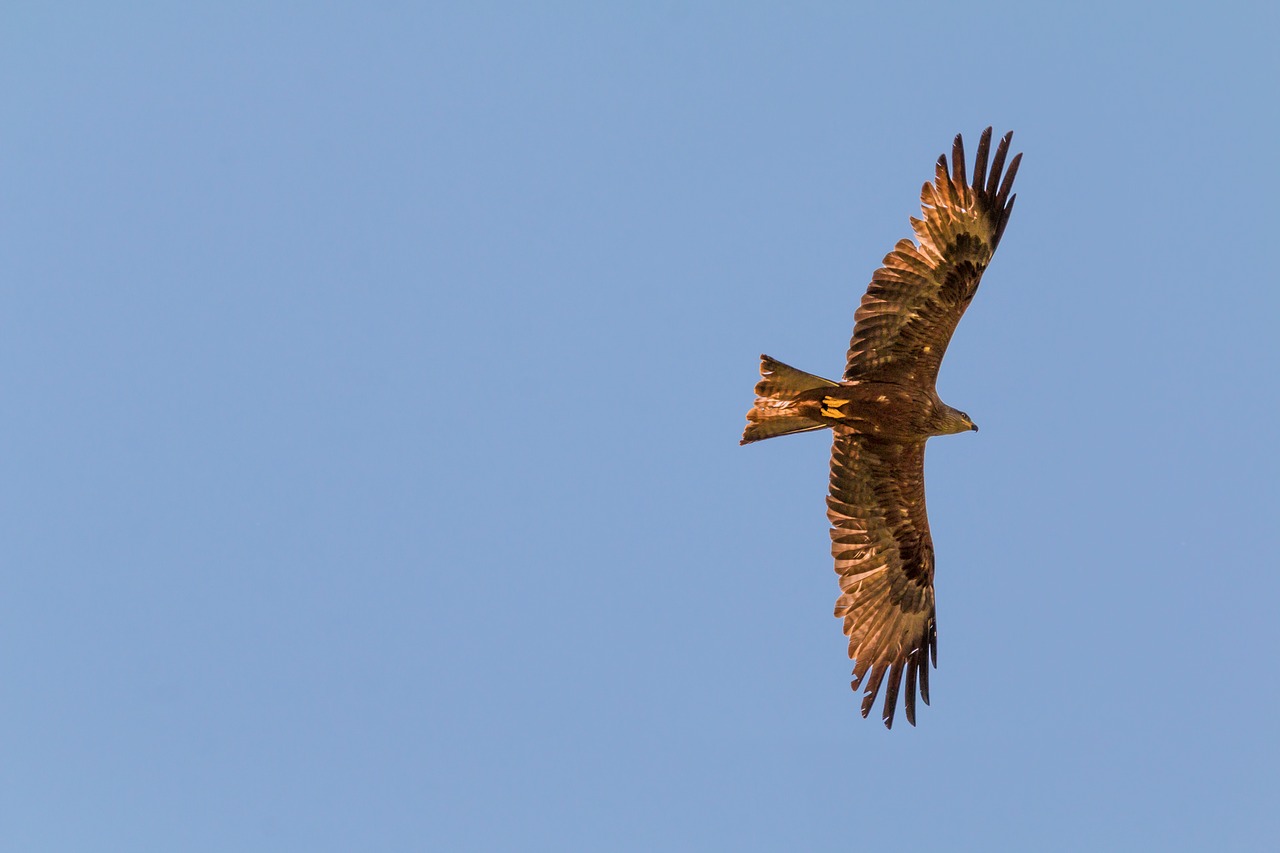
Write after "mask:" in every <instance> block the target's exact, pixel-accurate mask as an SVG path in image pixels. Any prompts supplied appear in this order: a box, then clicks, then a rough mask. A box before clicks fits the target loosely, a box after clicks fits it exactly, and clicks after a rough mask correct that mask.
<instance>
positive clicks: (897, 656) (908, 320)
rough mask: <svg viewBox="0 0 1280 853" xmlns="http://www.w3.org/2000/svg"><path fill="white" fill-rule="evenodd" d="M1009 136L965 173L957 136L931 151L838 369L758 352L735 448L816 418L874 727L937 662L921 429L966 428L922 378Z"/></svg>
mask: <svg viewBox="0 0 1280 853" xmlns="http://www.w3.org/2000/svg"><path fill="white" fill-rule="evenodd" d="M1012 138H1013V134H1012V133H1008V134H1006V135H1005V137H1004V138H1003V139H1001V140H1000V143H999V145H997V146H996V151H995V158H994V160H993V161H992V162H991V165H990V168H988V166H987V156H988V154H989V151H990V147H991V128H989V127H988V128H987V129H986V130H984V131H983V132H982V138H981V139H980V140H979V141H978V155H977V157H976V158H975V161H974V166H973V180H972V181H970V180H969V179H968V178H967V177H966V175H965V158H964V144H963V142H962V141H961V138H960V136H959V135H957V136H956V139H955V143H954V146H953V148H952V154H951V170H950V172H948V169H947V157H946V155H945V154H944V155H942V156H941V157H939V158H938V165H937V174H936V176H935V178H934V180H933V182H932V183H926V184H925V185H924V188H923V189H922V190H921V192H920V205H921V210H922V218H921V219H915V218H912V220H911V227H912V230H914V231H915V238H916V242H912V241H911V240H900V241H898V245H896V246H894V248H893V251H892V252H890V253H889V254H887V255H885V258H884V261H883V264H884V265H883V266H882V267H880V269H878V270H876V272H875V274H874V275H872V277H871V285H870V286H869V287H868V288H867V292H866V294H865V295H864V296H863V297H862V304H861V306H859V308H858V311H857V313H856V314H854V321H855V323H854V327H853V340H852V342H851V343H850V345H849V356H848V362H847V363H846V365H845V369H844V378H843V379H842V381H840V382H832V381H831V380H829V379H823V378H821V377H818V376H813V375H811V374H808V373H804V372H803V371H800V370H796V369H795V368H794V367H788V366H787V365H785V364H783V363H782V362H780V361H775V360H774V359H772V358H770V357H769V356H767V355H764V356H761V357H760V375H761V376H763V377H764V378H763V379H761V380H760V382H759V384H757V385H756V401H755V406H754V407H753V408H752V409H751V411H750V412H748V413H747V421H748V423H747V429H746V432H744V433H743V435H742V444H748V443H750V442H753V441H760V440H761V439H765V438H773V437H774V436H777V435H787V434H788V433H793V432H808V431H810V430H816V429H828V428H830V429H831V430H832V431H833V432H834V433H835V440H834V443H833V446H832V450H831V492H830V495H829V496H828V497H827V517H828V518H829V519H830V520H831V553H832V556H834V557H835V563H836V572H837V573H838V574H839V575H840V590H841V594H840V597H839V598H838V599H837V600H836V610H835V615H836V617H837V618H840V619H843V620H844V632H845V634H846V635H847V636H848V637H849V657H850V658H851V659H852V660H853V682H852V687H853V689H854V690H855V691H856V690H858V689H859V688H860V687H861V688H862V689H863V694H862V716H863V717H866V716H867V714H868V713H870V711H871V708H872V706H873V705H875V702H876V696H877V695H878V693H879V692H880V688H881V686H884V688H885V697H884V717H883V718H884V724H885V726H888V727H892V726H893V715H894V711H895V710H896V708H897V704H898V693H899V692H900V690H901V687H902V677H903V675H904V674H905V675H906V680H907V690H906V699H905V706H906V712H907V722H909V723H911V725H913V726H914V725H915V723H916V685H917V684H919V685H920V696H921V698H922V699H924V701H925V703H926V704H928V702H929V666H928V663H927V662H926V660H925V655H926V654H928V655H929V656H930V658H932V660H933V665H934V666H935V667H936V666H937V665H938V632H937V622H936V617H935V611H934V598H933V540H932V539H931V538H930V536H929V519H928V517H927V516H926V515H925V506H924V445H925V442H926V441H927V440H928V439H929V437H930V436H935V435H950V434H952V433H957V432H965V431H967V430H973V431H975V432H976V431H977V429H978V427H977V426H976V425H974V423H973V421H972V420H971V419H970V418H969V416H968V415H966V414H965V413H964V412H961V411H959V410H958V409H953V408H951V407H950V406H948V405H947V404H946V403H944V402H942V400H941V399H939V398H938V392H937V391H936V390H935V389H934V384H935V382H936V381H937V378H938V367H939V365H940V364H941V363H942V356H943V354H944V353H945V352H946V351H947V344H948V343H949V342H950V341H951V335H952V333H953V332H954V331H955V328H956V324H957V323H959V322H960V317H961V315H963V314H964V311H965V309H966V308H968V307H969V302H970V301H971V300H972V299H973V295H974V293H975V292H977V289H978V282H979V281H981V279H982V273H983V272H984V271H985V270H986V268H987V265H988V264H989V263H991V256H992V255H993V254H994V253H995V250H996V246H997V245H999V243H1000V236H1001V235H1002V234H1003V233H1004V228H1005V225H1006V224H1008V222H1009V214H1010V212H1011V211H1012V210H1013V201H1014V199H1015V198H1016V196H1011V195H1009V190H1010V188H1011V187H1012V186H1013V178H1014V175H1015V174H1017V171H1018V163H1019V161H1021V159H1022V155H1021V154H1019V155H1017V156H1016V157H1014V158H1013V160H1011V161H1010V162H1009V170H1008V172H1005V173H1004V175H1003V179H1002V177H1001V173H1002V172H1004V165H1005V158H1006V156H1007V155H1008V153H1009V141H1010V140H1011V139H1012Z"/></svg>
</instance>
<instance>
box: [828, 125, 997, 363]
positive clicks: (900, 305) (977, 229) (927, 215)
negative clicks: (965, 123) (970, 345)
mask: <svg viewBox="0 0 1280 853" xmlns="http://www.w3.org/2000/svg"><path fill="white" fill-rule="evenodd" d="M1012 137H1013V134H1012V133H1009V134H1006V135H1005V136H1004V138H1003V139H1001V140H1000V142H999V144H998V145H997V146H996V151H995V157H994V159H993V160H992V161H991V163H990V166H989V167H988V162H987V158H988V154H989V151H990V145H991V128H987V129H986V130H985V131H983V133H982V137H981V139H979V141H978V152H977V156H976V158H975V162H974V170H973V178H972V180H970V179H969V178H968V176H967V175H966V172H965V155H964V143H963V141H962V139H961V137H960V136H959V135H957V136H956V138H955V143H954V146H953V148H952V157H951V163H950V170H948V163H947V157H946V155H945V154H944V155H943V156H941V157H939V158H938V164H937V170H936V174H935V177H934V180H933V181H932V182H930V183H926V184H925V185H924V187H923V188H922V189H921V191H920V207H921V218H920V219H915V218H912V220H911V226H912V229H913V230H914V232H915V242H912V241H911V240H900V241H898V244H897V245H896V246H895V247H894V249H893V251H892V252H890V253H889V254H887V255H885V258H884V261H883V266H881V267H880V269H878V270H876V271H875V273H874V274H873V275H872V277H871V284H870V286H869V287H868V288H867V292H866V294H865V295H864V296H863V297H862V303H861V305H859V307H858V311H857V313H856V314H855V315H854V319H855V325H854V329H853V339H852V340H851V341H850V344H849V355H848V362H847V364H846V367H845V372H844V378H845V379H882V380H885V381H897V382H910V383H912V384H918V385H922V386H925V387H930V388H931V387H933V384H934V382H935V381H936V380H937V376H938V367H939V366H940V365H941V363H942V356H943V355H944V354H945V353H946V349H947V345H948V344H949V343H950V341H951V336H952V334H953V333H954V332H955V328H956V324H958V323H959V322H960V317H961V316H962V315H963V314H964V311H965V309H966V308H968V307H969V302H970V301H971V300H972V299H973V295H974V293H975V292H976V291H977V289H978V283H979V282H980V281H981V279H982V274H983V272H984V271H985V270H986V268H987V265H988V264H989V263H990V262H991V256H992V255H993V254H994V253H995V250H996V246H997V245H998V244H999V243H1000V237H1001V235H1002V234H1003V233H1004V228H1005V225H1006V224H1007V223H1008V221H1009V214H1010V212H1011V211H1012V210H1013V202H1014V199H1015V198H1016V196H1013V195H1010V190H1011V188H1012V186H1013V179H1014V176H1015V175H1016V174H1017V172H1018V164H1019V162H1021V159H1022V155H1021V154H1019V155H1017V156H1016V157H1014V158H1013V160H1012V161H1010V162H1009V169H1008V171H1007V172H1006V171H1005V170H1004V167H1005V160H1006V158H1007V156H1008V153H1009V142H1010V140H1011V139H1012Z"/></svg>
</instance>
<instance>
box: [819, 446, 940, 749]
mask: <svg viewBox="0 0 1280 853" xmlns="http://www.w3.org/2000/svg"><path fill="white" fill-rule="evenodd" d="M827 516H828V518H829V519H830V520H831V553H832V556H833V557H834V558H835V569H836V572H837V573H838V574H839V575H840V589H841V594H840V597H839V598H838V599H837V600H836V606H835V616H836V617H837V618H839V619H843V621H844V632H845V634H846V635H847V636H848V637H849V657H850V658H852V659H853V661H854V668H853V681H852V682H851V685H850V686H851V687H852V688H853V690H854V691H857V690H859V689H862V691H863V695H862V716H863V717H866V716H868V715H869V714H870V713H871V709H872V707H873V706H874V705H875V702H876V698H877V696H878V694H879V692H880V688H881V687H884V688H885V698H884V711H883V715H882V719H883V721H884V724H885V726H886V727H889V728H892V726H893V719H894V715H895V712H896V711H897V704H898V695H899V693H900V692H901V687H902V681H903V677H904V676H905V677H906V692H905V698H904V705H905V708H906V717H907V722H909V723H910V724H911V725H913V726H914V725H915V723H916V689H917V686H918V687H919V691H920V697H921V698H922V699H924V701H925V704H928V703H929V660H927V659H926V655H927V656H928V658H929V659H931V660H932V663H933V665H934V666H935V667H936V666H937V664H938V635H937V617H936V610H935V607H934V595H933V542H932V539H931V538H930V535H929V526H928V519H927V517H926V516H925V506H924V442H923V441H921V442H919V443H918V444H907V445H899V444H891V443H887V442H883V441H880V440H878V439H874V438H872V437H870V436H865V435H855V434H853V433H851V432H845V431H842V430H840V429H839V428H837V433H836V437H835V442H834V444H833V447H832V455H831V492H830V495H829V496H828V498H827Z"/></svg>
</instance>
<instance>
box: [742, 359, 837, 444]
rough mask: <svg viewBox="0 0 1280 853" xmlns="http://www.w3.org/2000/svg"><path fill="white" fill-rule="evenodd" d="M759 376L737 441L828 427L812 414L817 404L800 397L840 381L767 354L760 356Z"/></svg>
mask: <svg viewBox="0 0 1280 853" xmlns="http://www.w3.org/2000/svg"><path fill="white" fill-rule="evenodd" d="M760 375H761V376H762V377H764V378H763V379H761V380H760V381H759V382H758V383H757V384H756V403H755V405H754V406H752V408H751V411H749V412H747V429H746V431H745V432H743V433H742V441H741V442H739V444H750V443H751V442H753V441H760V440H761V439H765V438H773V437H774V436H775V435H786V434H788V433H792V432H808V431H809V430H814V429H822V428H824V427H826V426H829V424H827V423H824V422H823V421H822V420H820V419H818V418H815V417H814V415H816V414H817V410H818V407H817V406H815V405H814V404H813V402H812V400H811V399H810V400H803V401H802V400H800V399H799V398H800V395H801V394H803V393H804V392H806V391H813V390H815V389H818V388H831V387H833V386H835V385H838V384H839V383H836V382H832V381H831V380H829V379H823V378H822V377H821V376H814V375H813V374H812V373H805V372H804V371H803V370H796V369H795V368H794V367H791V366H789V365H786V364H783V363H782V362H780V361H777V360H775V359H772V358H769V356H767V355H762V356H760Z"/></svg>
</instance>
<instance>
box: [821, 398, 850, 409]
mask: <svg viewBox="0 0 1280 853" xmlns="http://www.w3.org/2000/svg"><path fill="white" fill-rule="evenodd" d="M822 405H823V406H825V407H827V408H829V409H838V408H840V407H841V406H847V405H849V401H848V400H841V399H840V398H839V397H823V398H822Z"/></svg>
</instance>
